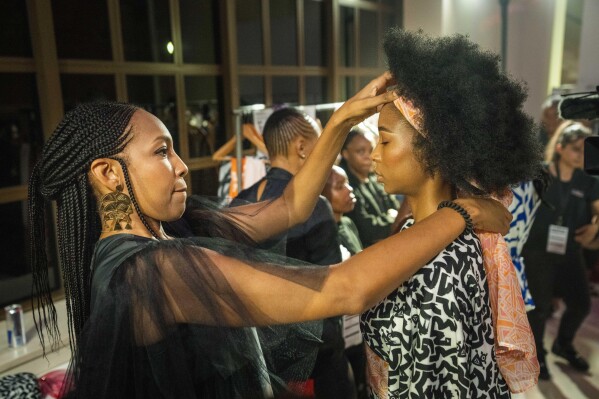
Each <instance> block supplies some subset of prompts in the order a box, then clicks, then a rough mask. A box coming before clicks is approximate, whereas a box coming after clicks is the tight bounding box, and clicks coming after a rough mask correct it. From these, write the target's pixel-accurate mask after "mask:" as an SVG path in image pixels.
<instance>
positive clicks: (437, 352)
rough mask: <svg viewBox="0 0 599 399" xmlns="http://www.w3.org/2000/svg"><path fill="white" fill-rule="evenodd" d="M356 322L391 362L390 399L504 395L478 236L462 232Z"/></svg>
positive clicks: (374, 348)
mask: <svg viewBox="0 0 599 399" xmlns="http://www.w3.org/2000/svg"><path fill="white" fill-rule="evenodd" d="M412 224H413V220H409V221H408V222H406V224H405V225H404V227H403V228H408V227H410V226H411V225H412ZM361 321H362V331H363V334H364V340H365V342H366V343H367V345H368V346H369V347H370V348H371V349H372V351H373V352H374V353H376V355H378V356H379V357H380V358H381V359H382V360H383V361H385V362H387V363H388V365H389V366H388V394H387V397H388V398H393V399H396V398H397V399H399V398H509V397H510V393H509V390H508V387H507V385H506V383H505V381H504V380H503V377H502V376H501V374H500V373H499V369H498V366H497V361H496V357H495V349H494V335H493V324H492V318H491V310H490V306H489V295H488V292H487V288H486V276H485V272H484V268H483V264H482V252H481V247H480V243H479V241H478V239H477V238H476V236H474V235H472V234H469V235H462V236H460V237H459V238H458V239H456V240H455V241H454V242H453V243H451V244H450V245H449V246H448V247H447V248H445V250H443V251H442V252H441V253H439V254H438V255H437V256H436V257H435V258H434V259H433V260H432V261H431V262H430V263H428V264H427V265H425V266H424V267H423V268H421V269H420V270H419V271H418V272H417V273H416V274H415V275H414V276H412V278H410V279H409V280H408V281H406V282H405V283H404V284H402V285H401V286H400V287H399V288H398V289H397V290H396V291H394V292H392V293H391V294H390V295H389V296H388V297H387V298H386V299H384V300H383V301H382V302H380V303H379V304H378V305H376V306H374V307H373V308H371V309H370V310H368V311H366V312H365V313H364V314H363V315H362V317H361ZM373 388H374V389H371V391H370V395H371V397H372V398H377V399H382V398H383V397H384V396H381V395H380V393H379V394H378V395H377V393H376V392H375V389H376V388H377V387H373Z"/></svg>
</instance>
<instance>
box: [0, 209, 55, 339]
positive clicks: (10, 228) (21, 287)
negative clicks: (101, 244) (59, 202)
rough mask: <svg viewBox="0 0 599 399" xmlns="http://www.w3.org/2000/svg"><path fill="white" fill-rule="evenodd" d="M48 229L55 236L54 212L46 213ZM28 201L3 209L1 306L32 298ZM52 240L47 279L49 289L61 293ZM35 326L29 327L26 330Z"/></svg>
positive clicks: (1, 210) (49, 240) (52, 240)
mask: <svg viewBox="0 0 599 399" xmlns="http://www.w3.org/2000/svg"><path fill="white" fill-rule="evenodd" d="M46 216H47V220H46V226H47V231H48V233H49V234H50V235H53V228H52V226H53V222H52V212H47V215H46ZM27 219H28V208H27V201H19V202H11V203H8V204H2V205H0V220H2V229H3V231H7V232H10V234H4V235H3V238H2V240H0V251H2V253H3V254H10V256H4V257H3V258H2V262H0V306H5V305H8V304H11V303H15V302H19V301H24V300H27V299H29V298H31V286H32V280H31V267H30V265H29V242H30V240H29V228H28V221H27ZM53 242H54V239H53V238H49V239H48V240H47V244H48V251H47V254H48V264H49V265H50V269H49V273H48V278H49V280H50V288H51V289H58V287H59V284H60V279H59V278H58V271H57V268H56V255H55V254H56V251H55V249H54V247H53ZM30 328H33V326H27V329H30Z"/></svg>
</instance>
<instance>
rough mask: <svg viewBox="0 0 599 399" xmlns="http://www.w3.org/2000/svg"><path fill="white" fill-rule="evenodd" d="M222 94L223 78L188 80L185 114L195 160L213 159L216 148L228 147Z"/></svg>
mask: <svg viewBox="0 0 599 399" xmlns="http://www.w3.org/2000/svg"><path fill="white" fill-rule="evenodd" d="M222 93H223V87H222V78H220V77H217V76H187V77H185V96H186V103H187V110H186V111H185V115H186V117H187V123H188V126H187V131H188V134H189V136H188V142H189V156H190V157H192V158H196V157H206V156H211V155H212V153H213V152H214V148H216V147H217V146H220V145H222V144H224V141H225V137H224V136H225V133H224V131H223V129H224V119H223V117H224V111H223V104H224V103H223V97H222ZM194 190H195V188H194ZM215 193H216V188H215Z"/></svg>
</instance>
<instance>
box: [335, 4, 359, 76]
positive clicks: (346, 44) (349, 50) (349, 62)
mask: <svg viewBox="0 0 599 399" xmlns="http://www.w3.org/2000/svg"><path fill="white" fill-rule="evenodd" d="M339 14H340V17H339V18H340V24H339V26H340V32H339V41H340V43H339V51H340V54H339V57H340V58H339V63H340V64H341V65H342V66H347V67H352V66H356V51H355V43H356V35H355V34H354V32H355V24H356V20H355V14H354V9H353V8H350V7H341V11H340V13H339Z"/></svg>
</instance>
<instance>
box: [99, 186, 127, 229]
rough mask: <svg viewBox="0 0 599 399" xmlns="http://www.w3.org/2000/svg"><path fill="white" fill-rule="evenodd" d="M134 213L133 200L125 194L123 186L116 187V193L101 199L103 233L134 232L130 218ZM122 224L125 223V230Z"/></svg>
mask: <svg viewBox="0 0 599 399" xmlns="http://www.w3.org/2000/svg"><path fill="white" fill-rule="evenodd" d="M132 213H133V206H132V204H131V198H129V196H128V195H127V194H125V193H123V186H122V185H120V184H119V185H117V186H116V191H113V192H110V193H108V194H105V195H103V196H102V198H100V217H101V218H102V231H106V232H107V231H118V230H123V229H124V230H132V227H131V216H130V215H131V214H132ZM122 223H125V227H124V228H123V226H122Z"/></svg>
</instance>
